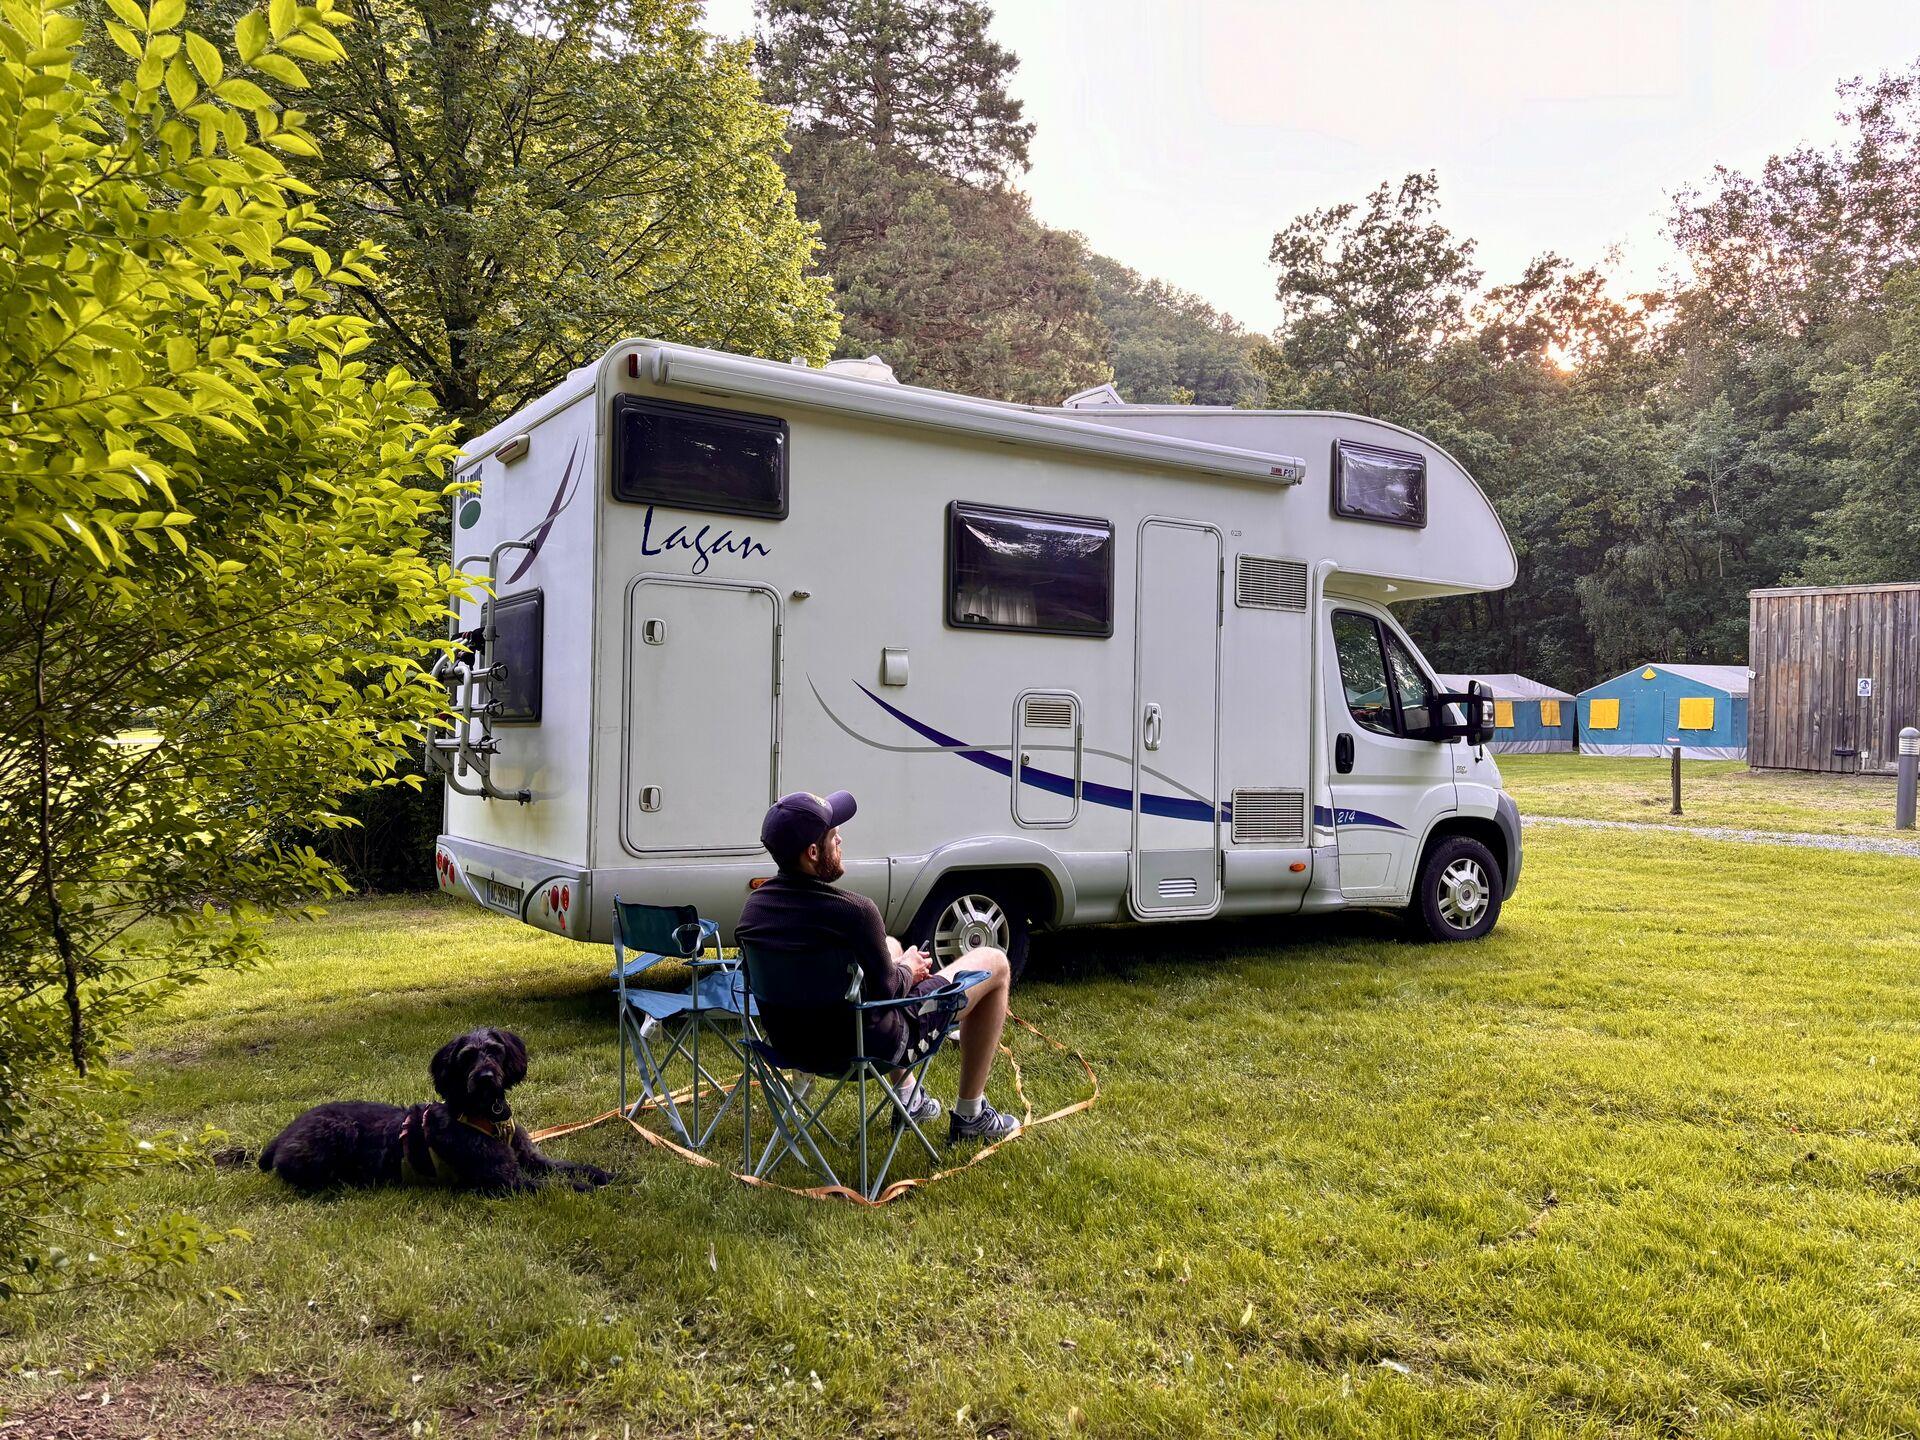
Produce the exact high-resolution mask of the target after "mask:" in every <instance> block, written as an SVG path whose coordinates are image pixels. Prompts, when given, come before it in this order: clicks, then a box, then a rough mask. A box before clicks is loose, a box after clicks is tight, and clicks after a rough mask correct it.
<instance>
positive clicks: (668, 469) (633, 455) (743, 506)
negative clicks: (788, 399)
mask: <svg viewBox="0 0 1920 1440" xmlns="http://www.w3.org/2000/svg"><path fill="white" fill-rule="evenodd" d="M613 498H614V499H615V500H623V501H625V502H627V503H628V504H631V505H671V506H673V507H674V508H675V509H679V510H708V511H717V512H718V513H720V514H722V515H760V516H764V517H766V518H768V519H771V520H784V519H786V518H787V422H786V421H784V420H781V419H777V418H776V417H774V416H771V415H743V414H740V413H739V412H737V411H733V410H715V409H712V408H711V407H709V406H705V405H682V404H679V403H677V402H675V401H671V400H649V399H645V398H643V397H641V396H638V395H617V396H615V397H614V401H613Z"/></svg>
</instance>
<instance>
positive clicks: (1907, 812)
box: [1893, 725, 1920, 830]
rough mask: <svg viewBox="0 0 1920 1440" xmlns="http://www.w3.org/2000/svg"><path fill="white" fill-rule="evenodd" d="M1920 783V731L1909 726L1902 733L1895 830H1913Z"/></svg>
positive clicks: (1894, 816) (1895, 802)
mask: <svg viewBox="0 0 1920 1440" xmlns="http://www.w3.org/2000/svg"><path fill="white" fill-rule="evenodd" d="M1916 781H1920V730H1916V729H1914V728H1913V726H1911V725H1909V726H1907V727H1906V728H1905V729H1904V730H1902V731H1901V732H1900V761H1899V782H1898V784H1897V785H1896V787H1895V791H1894V800H1893V828H1894V829H1896V830H1911V829H1913V796H1914V789H1915V782H1916Z"/></svg>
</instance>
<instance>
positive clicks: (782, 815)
mask: <svg viewBox="0 0 1920 1440" xmlns="http://www.w3.org/2000/svg"><path fill="white" fill-rule="evenodd" d="M856 808H857V807H856V806H855V805H854V801H853V795H852V793H851V792H849V791H846V790H836V791H834V792H833V793H832V794H831V795H828V796H825V797H822V796H819V795H815V794H812V793H811V792H809V791H806V790H796V791H794V792H793V794H791V795H782V796H781V797H780V798H779V799H778V800H776V801H774V802H773V808H772V809H770V810H768V811H767V818H766V819H764V820H762V821H761V822H760V843H761V844H762V845H764V846H766V847H767V853H768V854H769V855H771V856H773V858H774V859H775V860H776V861H777V862H778V863H779V864H780V866H781V867H782V868H785V867H787V866H790V865H792V864H793V862H794V861H796V860H798V859H799V858H800V855H801V853H802V852H803V851H804V850H805V849H806V848H807V847H808V846H809V845H813V844H816V843H817V842H818V841H819V840H820V839H821V837H822V836H824V835H825V834H826V833H827V831H829V830H831V829H833V827H834V826H836V825H844V824H846V823H847V821H849V820H851V819H852V818H853V812H854V810H855V809H856Z"/></svg>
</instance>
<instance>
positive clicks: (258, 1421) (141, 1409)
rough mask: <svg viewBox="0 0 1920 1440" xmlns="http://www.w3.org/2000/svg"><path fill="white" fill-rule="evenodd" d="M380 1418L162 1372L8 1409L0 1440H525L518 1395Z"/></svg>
mask: <svg viewBox="0 0 1920 1440" xmlns="http://www.w3.org/2000/svg"><path fill="white" fill-rule="evenodd" d="M413 1418H414V1417H408V1418H398V1417H393V1416H386V1415H379V1414H376V1413H374V1412H372V1411H368V1410H364V1409H343V1408H341V1407H340V1406H339V1405H338V1404H328V1403H327V1401H326V1400H325V1398H324V1397H323V1395H322V1394H321V1393H320V1392H319V1391H318V1390H317V1389H316V1388H314V1387H310V1386H307V1385H302V1384H294V1383H290V1382H286V1381H279V1380H273V1379H268V1378H265V1377H260V1378H255V1379H252V1380H246V1381H241V1382H233V1381H226V1380H220V1379H217V1378H215V1377H214V1376H212V1375H209V1374H207V1373H206V1372H205V1371H200V1370H194V1369H190V1368H187V1367H183V1366H161V1367H159V1368H157V1369H154V1370H150V1371H148V1372H147V1373H146V1374H144V1375H137V1376H128V1377H123V1378H120V1379H112V1380H93V1381H90V1382H86V1383H83V1384H77V1385H73V1386H70V1387H68V1388H67V1389H64V1390H55V1391H51V1392H48V1393H46V1394H41V1395H35V1396H32V1397H29V1398H24V1399H15V1400H12V1401H9V1402H6V1406H5V1408H4V1409H3V1410H0V1440H16V1437H18V1440H240V1437H247V1440H254V1437H259V1436H278V1435H286V1436H294V1435H303V1436H304V1435H327V1436H331V1437H336V1440H373V1437H376V1436H377V1437H382V1440H385V1437H389V1436H394V1435H413V1434H417V1433H428V1434H435V1435H460V1436H474V1437H481V1436H499V1437H509V1436H517V1435H521V1434H523V1433H525V1429H526V1424H525V1422H526V1420H527V1416H526V1413H525V1411H524V1410H523V1409H521V1408H520V1401H519V1399H518V1397H516V1396H513V1395H511V1393H509V1394H508V1395H506V1396H502V1397H501V1398H500V1402H499V1403H482V1404H477V1405H472V1406H468V1407H463V1408H459V1409H455V1410H451V1411H441V1412H440V1413H439V1414H438V1415H435V1416H432V1417H431V1418H430V1419H425V1418H423V1423H422V1427H421V1430H420V1431H415V1430H414V1429H413Z"/></svg>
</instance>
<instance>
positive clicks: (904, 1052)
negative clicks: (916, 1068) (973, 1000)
mask: <svg viewBox="0 0 1920 1440" xmlns="http://www.w3.org/2000/svg"><path fill="white" fill-rule="evenodd" d="M950 983H951V982H950V981H947V980H943V979H942V978H941V977H939V976H938V975H929V976H928V977H927V978H926V979H924V980H921V981H918V982H916V983H915V985H914V987H913V989H911V990H910V991H908V992H907V993H908V994H910V995H937V994H939V993H940V992H941V991H942V990H945V989H946V988H947V987H948V985H949V984H950ZM890 1013H891V1014H893V1015H894V1016H896V1017H898V1019H899V1022H900V1029H901V1035H902V1038H901V1040H900V1043H899V1046H898V1048H897V1049H896V1050H895V1051H894V1053H895V1055H897V1056H898V1057H900V1059H901V1060H902V1062H903V1063H911V1062H912V1061H915V1060H918V1059H919V1058H920V1048H921V1046H922V1045H923V1044H925V1043H926V1042H927V1040H928V1039H930V1038H931V1037H932V1036H933V1035H934V1034H935V1033H937V1032H938V1031H939V1030H940V1029H941V1028H942V1027H943V1026H944V1025H945V1024H946V1017H945V1016H944V1015H943V1014H942V1013H941V1012H940V1011H939V1010H934V1011H932V1012H930V1013H928V1014H924V1015H923V1014H921V1012H920V1007H919V1006H917V1005H903V1006H901V1007H900V1008H899V1009H898V1010H895V1011H892V1012H890ZM867 1038H868V1042H869V1044H870V1045H872V1044H873V1043H874V1042H876V1041H879V1040H882V1039H883V1038H884V1032H879V1033H876V1032H875V1031H873V1030H869V1031H868V1032H867ZM879 1048H880V1047H879V1046H875V1048H874V1049H873V1050H872V1051H870V1052H869V1053H878V1050H879Z"/></svg>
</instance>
